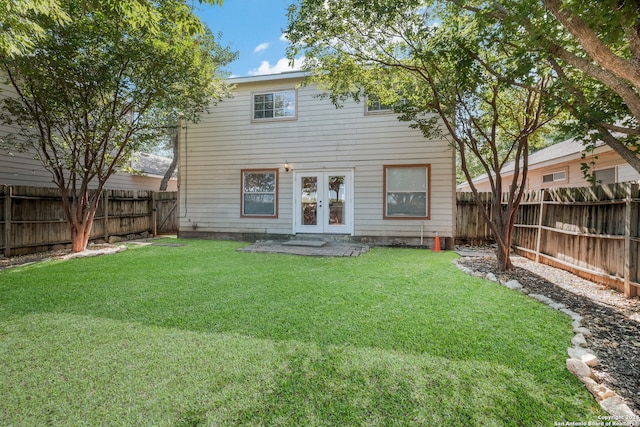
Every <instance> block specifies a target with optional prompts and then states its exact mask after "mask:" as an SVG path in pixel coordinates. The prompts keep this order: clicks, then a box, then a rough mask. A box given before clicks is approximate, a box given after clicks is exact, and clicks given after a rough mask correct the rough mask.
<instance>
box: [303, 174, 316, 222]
mask: <svg viewBox="0 0 640 427" xmlns="http://www.w3.org/2000/svg"><path fill="white" fill-rule="evenodd" d="M300 201H301V203H300V208H301V209H302V211H301V212H300V219H301V224H302V225H317V224H318V177H317V176H303V177H302V178H301V195H300Z"/></svg>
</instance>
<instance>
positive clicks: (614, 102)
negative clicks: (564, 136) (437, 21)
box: [451, 0, 640, 171]
mask: <svg viewBox="0 0 640 427" xmlns="http://www.w3.org/2000/svg"><path fill="white" fill-rule="evenodd" d="M451 3H453V4H455V5H456V6H458V7H460V8H461V9H463V10H465V11H468V12H469V13H470V14H471V15H472V16H473V19H474V20H475V21H477V22H478V24H479V25H480V28H483V29H484V32H485V33H486V34H487V36H488V37H501V38H502V39H503V40H504V42H505V43H508V44H509V45H510V46H511V47H512V49H513V54H514V55H515V56H516V57H517V58H520V59H521V60H522V61H525V62H531V61H536V62H539V63H540V62H544V63H548V64H549V65H550V66H552V67H553V69H554V70H555V72H556V74H557V77H558V78H557V80H556V82H555V83H554V87H553V90H552V92H551V93H552V94H553V95H554V96H553V97H552V98H551V99H550V100H551V102H552V104H554V105H552V107H556V106H559V107H561V108H563V109H564V110H566V111H567V112H569V113H571V115H572V120H567V121H565V130H564V132H566V133H570V134H573V135H582V136H584V139H585V143H586V145H587V148H592V147H593V146H594V144H595V142H596V141H597V140H602V141H604V142H605V143H606V144H608V145H609V146H610V147H611V148H613V149H614V150H615V151H616V152H617V153H618V154H620V155H621V156H622V157H623V158H624V159H625V160H626V161H627V162H628V163H629V164H630V165H631V166H633V167H634V168H635V169H636V170H638V171H640V157H639V155H638V152H639V148H640V145H639V138H640V66H639V64H640V3H638V2H632V1H622V0H602V1H584V0H541V1H538V0H499V1H486V0H451Z"/></svg>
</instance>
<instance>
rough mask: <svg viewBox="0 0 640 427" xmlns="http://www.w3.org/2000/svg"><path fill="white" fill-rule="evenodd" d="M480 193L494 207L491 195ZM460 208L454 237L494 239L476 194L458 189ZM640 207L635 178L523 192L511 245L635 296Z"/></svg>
mask: <svg viewBox="0 0 640 427" xmlns="http://www.w3.org/2000/svg"><path fill="white" fill-rule="evenodd" d="M481 197H482V203H483V204H484V205H485V206H489V207H490V205H491V193H482V194H481ZM502 203H503V204H505V203H506V197H503V200H502ZM457 207H458V214H457V219H458V224H457V233H456V241H457V242H458V243H468V242H476V243H478V242H480V243H488V242H491V240H492V237H491V233H490V231H489V229H488V227H487V226H486V223H485V221H484V219H483V218H482V217H481V216H480V213H479V210H478V207H477V205H476V202H475V199H474V198H473V194H472V193H458V195H457ZM639 208H640V191H639V184H638V183H637V182H629V183H619V184H607V185H599V186H594V187H586V188H552V189H544V190H537V191H532V192H529V193H526V194H525V196H524V198H523V201H522V203H521V204H520V207H519V209H518V212H517V217H516V224H515V232H514V240H513V248H514V249H515V250H516V252H517V253H519V254H520V255H523V256H525V257H527V258H530V259H532V260H535V261H536V262H541V263H545V264H549V265H553V266H555V267H559V268H562V269H565V270H568V271H571V272H572V273H575V274H577V275H579V276H581V277H584V278H587V279H589V280H591V281H594V282H597V283H602V284H604V285H607V286H609V287H612V288H614V289H617V290H619V291H621V292H624V294H625V295H626V296H628V297H632V296H636V295H637V294H638V287H640V277H639V275H638V266H639V265H640V255H639V250H638V249H639V247H640V215H639V213H638V212H639V210H640V209H639ZM468 218H473V221H470V220H469V219H468Z"/></svg>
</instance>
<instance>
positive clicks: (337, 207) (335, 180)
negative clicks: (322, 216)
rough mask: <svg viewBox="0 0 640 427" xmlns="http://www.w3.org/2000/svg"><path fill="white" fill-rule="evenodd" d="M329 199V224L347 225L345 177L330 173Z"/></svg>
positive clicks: (328, 183)
mask: <svg viewBox="0 0 640 427" xmlns="http://www.w3.org/2000/svg"><path fill="white" fill-rule="evenodd" d="M327 191H328V199H329V215H328V218H329V221H328V224H327V225H328V226H329V227H331V226H336V225H345V206H344V204H345V177H344V175H329V176H328V177H327Z"/></svg>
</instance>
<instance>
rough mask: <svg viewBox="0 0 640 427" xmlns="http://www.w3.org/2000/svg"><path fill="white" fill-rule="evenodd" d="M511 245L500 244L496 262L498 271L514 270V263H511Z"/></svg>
mask: <svg viewBox="0 0 640 427" xmlns="http://www.w3.org/2000/svg"><path fill="white" fill-rule="evenodd" d="M510 252H511V244H510V243H509V244H506V242H500V243H498V248H497V249H496V260H497V263H498V271H511V270H513V263H512V262H511V254H510Z"/></svg>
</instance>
